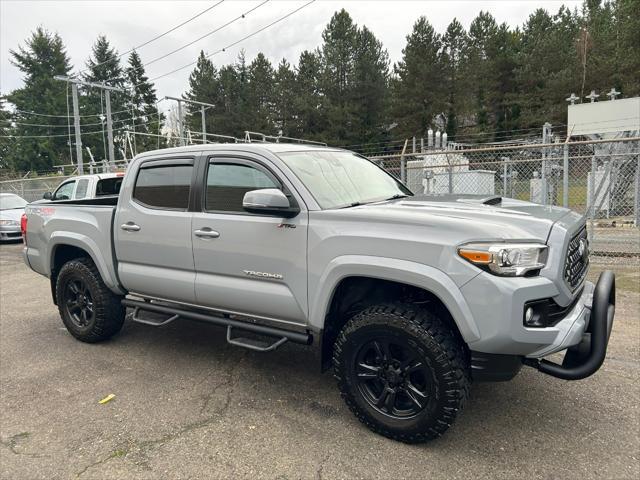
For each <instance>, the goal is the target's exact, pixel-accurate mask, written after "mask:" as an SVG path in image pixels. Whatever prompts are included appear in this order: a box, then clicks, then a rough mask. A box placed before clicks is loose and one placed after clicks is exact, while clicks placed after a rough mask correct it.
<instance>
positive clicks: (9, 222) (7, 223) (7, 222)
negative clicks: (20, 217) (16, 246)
mask: <svg viewBox="0 0 640 480" xmlns="http://www.w3.org/2000/svg"><path fill="white" fill-rule="evenodd" d="M0 225H1V226H3V227H8V226H16V227H17V226H18V225H20V224H19V223H18V222H16V221H15V220H0Z"/></svg>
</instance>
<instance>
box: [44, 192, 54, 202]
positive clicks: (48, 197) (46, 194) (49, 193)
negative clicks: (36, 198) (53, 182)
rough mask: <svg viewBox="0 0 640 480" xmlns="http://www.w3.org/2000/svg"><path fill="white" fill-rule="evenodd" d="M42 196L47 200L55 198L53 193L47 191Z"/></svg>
mask: <svg viewBox="0 0 640 480" xmlns="http://www.w3.org/2000/svg"><path fill="white" fill-rule="evenodd" d="M42 198H44V199H45V200H51V199H52V198H53V195H52V194H51V192H45V194H44V195H43V196H42Z"/></svg>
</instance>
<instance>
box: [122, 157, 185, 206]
mask: <svg viewBox="0 0 640 480" xmlns="http://www.w3.org/2000/svg"><path fill="white" fill-rule="evenodd" d="M192 171H193V166H191V165H168V166H158V167H150V168H141V169H140V171H139V173H138V178H137V179H136V184H135V187H134V189H133V198H134V199H135V200H137V201H138V202H140V203H143V204H145V205H148V206H150V207H154V208H167V209H176V210H186V209H187V207H188V206H189V191H190V190H191V172H192Z"/></svg>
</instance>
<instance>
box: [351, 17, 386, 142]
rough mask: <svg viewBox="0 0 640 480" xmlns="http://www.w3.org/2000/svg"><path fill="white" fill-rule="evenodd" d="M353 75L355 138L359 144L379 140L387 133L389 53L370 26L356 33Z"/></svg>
mask: <svg viewBox="0 0 640 480" xmlns="http://www.w3.org/2000/svg"><path fill="white" fill-rule="evenodd" d="M353 77H354V78H353V86H352V90H353V102H354V105H353V117H354V118H353V133H354V136H353V137H352V139H355V140H356V141H357V142H359V143H374V142H378V141H380V140H381V139H382V138H383V136H384V134H385V122H386V117H385V115H386V113H387V111H386V110H387V106H388V102H387V88H388V79H389V55H388V53H387V51H386V50H385V49H384V48H383V46H382V43H381V42H380V41H379V40H378V39H377V38H376V37H375V35H374V34H373V33H372V32H371V30H369V29H368V28H367V27H362V28H361V29H359V30H358V32H357V35H356V50H355V61H354V74H353Z"/></svg>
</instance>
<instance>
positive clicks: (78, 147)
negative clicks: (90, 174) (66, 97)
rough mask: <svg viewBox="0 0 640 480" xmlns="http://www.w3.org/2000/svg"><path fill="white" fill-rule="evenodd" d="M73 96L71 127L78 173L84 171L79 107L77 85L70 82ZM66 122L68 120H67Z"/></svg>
mask: <svg viewBox="0 0 640 480" xmlns="http://www.w3.org/2000/svg"><path fill="white" fill-rule="evenodd" d="M71 93H72V96H73V129H74V131H75V134H76V161H77V163H78V174H80V175H82V174H83V173H84V171H83V168H82V137H81V136H80V107H79V106H78V85H76V84H75V83H73V84H71ZM67 122H68V120H67Z"/></svg>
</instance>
